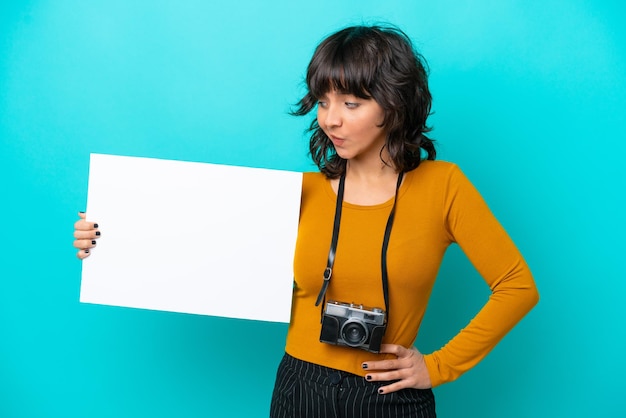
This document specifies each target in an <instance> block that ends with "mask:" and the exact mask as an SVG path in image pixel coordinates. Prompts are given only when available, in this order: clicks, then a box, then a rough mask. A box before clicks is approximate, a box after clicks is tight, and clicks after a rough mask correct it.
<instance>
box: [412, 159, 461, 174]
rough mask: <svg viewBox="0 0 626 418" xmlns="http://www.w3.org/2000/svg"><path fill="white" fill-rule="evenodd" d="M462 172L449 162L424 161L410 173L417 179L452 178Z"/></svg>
mask: <svg viewBox="0 0 626 418" xmlns="http://www.w3.org/2000/svg"><path fill="white" fill-rule="evenodd" d="M460 171H461V170H460V169H459V167H458V165H456V164H455V163H452V162H449V161H442V160H434V161H433V160H424V161H422V162H421V163H420V165H419V166H418V167H417V168H416V169H414V170H412V171H410V173H411V174H410V175H412V176H417V177H419V176H428V177H438V178H445V177H450V176H452V175H454V174H455V173H457V172H460Z"/></svg>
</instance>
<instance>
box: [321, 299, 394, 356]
mask: <svg viewBox="0 0 626 418" xmlns="http://www.w3.org/2000/svg"><path fill="white" fill-rule="evenodd" d="M386 328H387V323H386V315H385V312H384V311H383V310H382V309H380V308H368V307H365V306H363V305H357V304H354V303H343V302H336V301H332V300H330V301H328V302H327V303H326V307H325V309H324V315H323V316H322V331H321V333H320V341H321V342H323V343H328V344H335V345H344V346H348V347H354V348H361V349H363V350H367V351H369V352H372V353H378V352H380V345H381V344H382V341H383V335H385V330H386Z"/></svg>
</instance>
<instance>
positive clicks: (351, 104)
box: [346, 102, 359, 109]
mask: <svg viewBox="0 0 626 418" xmlns="http://www.w3.org/2000/svg"><path fill="white" fill-rule="evenodd" d="M346 107H347V108H348V109H356V108H357V107H359V103H356V102H346Z"/></svg>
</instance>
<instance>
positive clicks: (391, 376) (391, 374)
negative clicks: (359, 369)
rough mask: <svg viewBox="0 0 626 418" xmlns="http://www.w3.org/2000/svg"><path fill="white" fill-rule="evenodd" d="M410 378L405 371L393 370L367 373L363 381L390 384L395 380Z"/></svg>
mask: <svg viewBox="0 0 626 418" xmlns="http://www.w3.org/2000/svg"><path fill="white" fill-rule="evenodd" d="M409 376H410V373H409V371H408V370H407V369H394V370H389V371H386V372H377V373H368V374H366V375H365V380H367V381H368V382H390V381H395V380H402V379H405V378H407V377H409Z"/></svg>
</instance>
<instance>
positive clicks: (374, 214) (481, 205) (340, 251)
mask: <svg viewBox="0 0 626 418" xmlns="http://www.w3.org/2000/svg"><path fill="white" fill-rule="evenodd" d="M335 202H336V194H335V192H334V191H333V190H332V188H331V186H330V182H329V181H328V180H327V179H326V178H325V177H324V176H323V175H322V174H320V173H305V175H304V178H303V186H302V206H301V214H300V224H299V229H298V239H297V244H296V252H295V259H294V273H295V284H294V295H293V296H294V297H293V308H292V318H291V323H290V325H289V331H288V335H287V345H286V351H287V353H289V354H290V355H292V356H293V357H296V358H299V359H301V360H305V361H308V362H312V363H316V364H320V365H323V366H327V367H332V368H335V369H339V370H344V371H347V372H350V373H354V374H357V375H364V374H365V372H364V371H363V369H362V368H361V363H362V362H364V361H368V360H369V361H371V360H376V359H378V358H382V357H384V356H387V357H390V355H383V354H372V353H369V352H367V351H364V350H360V349H356V348H350V347H342V346H335V345H331V344H326V343H322V342H320V341H319V335H320V328H321V324H320V315H321V311H320V306H317V307H316V306H315V300H316V298H317V295H318V293H319V290H320V287H321V285H322V274H323V272H324V269H325V268H326V262H327V258H328V249H329V247H330V240H331V236H332V229H333V219H334V212H335ZM392 205H393V199H390V200H389V201H388V202H385V203H382V204H379V205H374V206H358V205H354V204H350V203H347V202H344V203H343V213H342V217H341V228H340V233H339V241H338V245H337V253H336V259H335V265H334V269H333V276H332V279H331V283H330V286H329V289H328V292H327V294H326V298H327V300H328V299H333V300H338V301H342V302H348V303H350V302H354V303H357V304H363V305H366V306H378V307H383V308H384V306H385V304H384V299H383V292H382V282H381V267H380V263H381V259H380V258H381V246H382V242H383V234H384V231H385V225H386V222H387V218H388V216H389V212H390V210H391V207H392ZM454 242H456V243H458V245H459V246H460V247H461V248H462V249H463V251H464V252H465V254H466V255H467V257H468V258H469V259H470V261H471V262H472V264H473V265H474V266H475V267H476V269H477V270H478V272H479V273H480V274H481V275H482V277H483V278H484V280H485V282H487V285H488V286H489V287H490V288H491V290H492V294H491V296H490V298H489V300H488V301H487V303H486V304H485V305H484V307H483V308H482V309H481V310H480V312H479V313H478V314H477V315H476V316H475V317H474V318H473V319H472V320H471V322H470V323H469V324H468V325H467V326H466V327H465V328H464V329H463V330H461V331H460V332H459V334H458V335H456V336H454V337H453V338H452V339H451V340H450V341H449V342H448V343H447V344H446V345H445V346H444V347H443V348H441V349H439V350H437V351H435V352H433V353H431V354H427V355H426V356H425V360H426V365H427V368H428V371H429V374H430V378H431V381H432V383H433V386H437V385H440V384H442V383H446V382H449V381H452V380H454V379H456V378H457V377H458V376H460V375H461V374H462V373H464V372H465V371H467V370H468V369H470V368H471V367H473V366H474V365H476V364H477V363H478V362H479V361H480V360H481V359H482V358H483V357H485V356H486V355H487V353H488V352H489V351H490V350H491V349H492V348H493V347H494V346H495V345H496V343H497V342H498V341H499V340H500V339H501V338H502V337H503V336H504V335H505V334H506V333H507V331H509V330H510V329H511V328H512V327H513V326H514V325H515V324H516V323H517V322H518V321H519V320H520V319H521V318H522V317H523V316H524V315H525V314H526V313H527V312H528V311H529V310H530V309H531V308H532V307H533V306H534V305H535V303H536V302H537V300H538V293H537V289H536V287H535V284H534V281H533V278H532V275H531V273H530V270H529V269H528V266H527V265H526V262H525V261H524V259H523V258H522V256H521V254H520V253H519V251H518V250H517V248H516V247H515V245H514V244H513V242H512V241H511V239H510V238H509V236H508V235H507V233H506V232H505V231H504V229H503V228H502V226H501V225H500V224H499V223H498V221H497V220H496V219H495V218H494V216H493V215H492V213H491V211H490V210H489V208H488V207H487V205H486V204H485V202H484V200H483V199H482V197H481V196H480V194H479V193H478V192H477V191H476V189H475V188H474V187H473V186H472V184H471V183H470V182H469V181H468V180H467V178H466V177H465V176H464V175H463V173H462V172H461V171H460V170H459V169H458V167H457V166H456V165H454V164H451V163H447V162H441V161H424V162H422V164H421V165H420V166H419V167H418V168H416V169H415V170H413V171H411V172H408V173H406V174H405V178H404V182H403V184H402V186H401V188H400V190H399V194H398V201H397V206H396V216H395V220H394V224H393V229H392V232H391V238H390V242H389V249H388V252H387V260H388V273H389V297H390V302H389V323H388V325H387V332H386V334H385V337H384V339H383V343H393V344H399V345H402V346H404V347H411V346H412V345H413V343H414V341H415V338H416V337H417V332H418V330H419V326H420V323H421V321H422V318H423V316H424V312H425V310H426V305H427V303H428V299H429V297H430V294H431V290H432V288H433V284H434V282H435V278H436V276H437V272H438V269H439V266H440V264H441V260H442V258H443V255H444V252H445V251H446V248H447V247H448V246H449V245H450V244H451V243H454Z"/></svg>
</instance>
